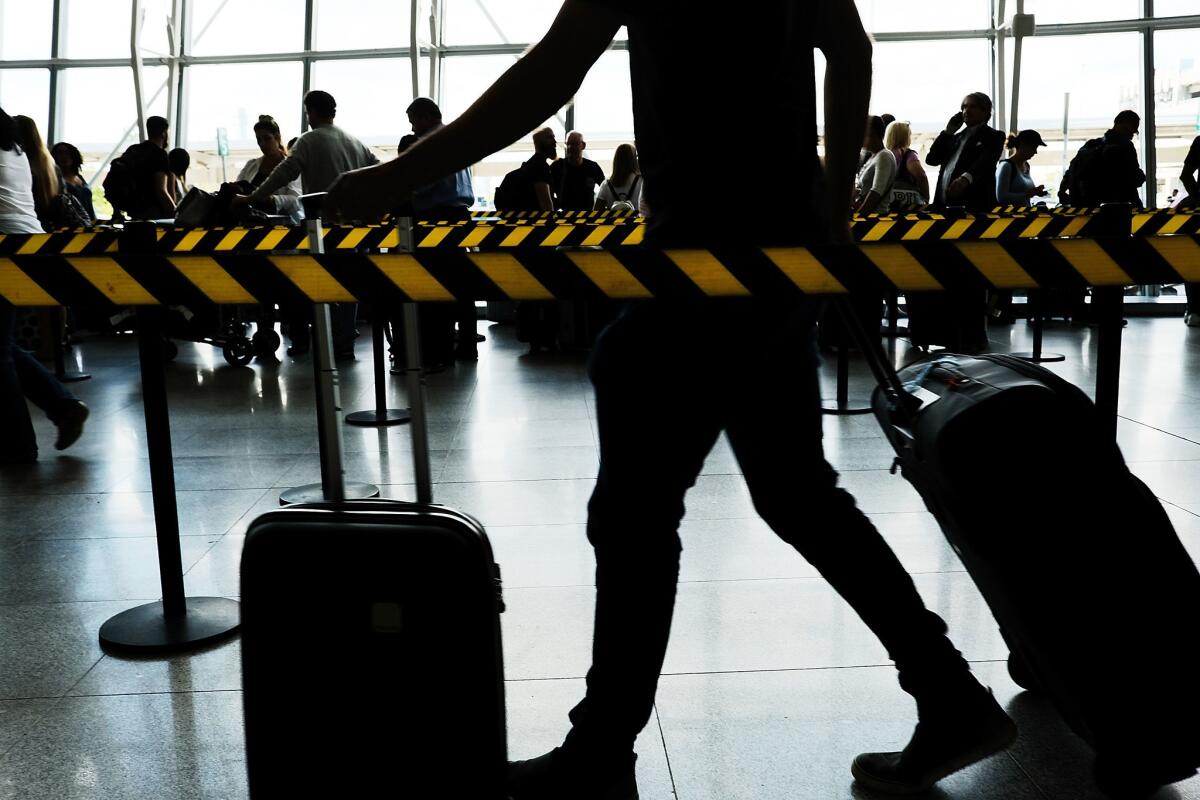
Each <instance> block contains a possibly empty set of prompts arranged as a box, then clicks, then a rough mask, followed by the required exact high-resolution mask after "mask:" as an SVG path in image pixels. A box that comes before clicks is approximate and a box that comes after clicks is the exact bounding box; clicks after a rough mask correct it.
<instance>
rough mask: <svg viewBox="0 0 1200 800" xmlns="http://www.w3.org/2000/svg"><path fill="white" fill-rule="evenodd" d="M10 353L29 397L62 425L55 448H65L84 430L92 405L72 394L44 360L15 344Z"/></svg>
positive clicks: (52, 420) (52, 419)
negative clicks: (88, 405) (89, 408)
mask: <svg viewBox="0 0 1200 800" xmlns="http://www.w3.org/2000/svg"><path fill="white" fill-rule="evenodd" d="M10 352H11V353H12V360H13V364H14V366H15V367H16V372H17V377H18V378H19V379H20V382H21V388H22V389H23V390H24V392H25V395H26V397H28V398H29V400H30V402H32V403H33V404H34V405H35V406H37V407H38V408H40V409H41V410H42V411H45V412H46V416H47V417H49V418H50V421H51V422H53V423H54V424H55V426H56V427H57V428H58V437H57V439H56V440H55V442H54V447H55V448H56V449H58V450H65V449H66V448H68V447H70V446H71V445H73V444H74V443H75V441H76V440H77V439H78V438H79V436H80V434H82V433H83V423H84V421H85V420H86V419H87V418H88V407H87V406H86V405H84V404H83V403H82V402H80V401H79V399H78V398H76V397H75V395H73V394H71V392H70V390H68V389H67V387H66V386H64V385H63V384H62V382H61V381H59V379H58V378H56V377H55V376H54V373H52V372H50V370H48V369H46V368H45V367H44V366H42V362H40V361H38V360H37V359H36V358H35V357H34V356H33V354H32V353H30V352H28V351H26V350H23V349H21V348H20V347H12V348H11V349H10Z"/></svg>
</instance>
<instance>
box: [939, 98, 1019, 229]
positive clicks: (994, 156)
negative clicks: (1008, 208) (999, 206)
mask: <svg viewBox="0 0 1200 800" xmlns="http://www.w3.org/2000/svg"><path fill="white" fill-rule="evenodd" d="M991 118H992V100H991V98H990V97H988V96H987V95H986V94H984V93H983V92H973V93H972V94H969V95H967V96H966V97H964V98H963V101H962V107H961V108H960V110H959V111H958V112H957V113H955V114H954V115H953V116H951V117H950V121H949V122H947V123H946V129H945V130H944V131H942V132H941V133H939V134H938V137H937V139H935V140H934V142H933V145H932V146H931V147H930V148H929V155H927V156H926V157H925V163H927V164H929V165H930V166H934V167H939V166H940V167H941V168H942V171H941V173H940V174H939V175H938V182H937V188H936V189H935V190H934V196H933V204H934V205H935V206H964V207H965V208H967V209H968V210H970V211H991V210H992V209H993V208H994V207H995V205H996V162H998V161H999V160H1000V156H1001V155H1002V154H1003V151H1004V140H1005V136H1004V134H1003V133H1001V132H1000V131H998V130H996V129H995V128H992V127H991V126H989V125H988V120H990V119H991ZM960 129H961V130H960Z"/></svg>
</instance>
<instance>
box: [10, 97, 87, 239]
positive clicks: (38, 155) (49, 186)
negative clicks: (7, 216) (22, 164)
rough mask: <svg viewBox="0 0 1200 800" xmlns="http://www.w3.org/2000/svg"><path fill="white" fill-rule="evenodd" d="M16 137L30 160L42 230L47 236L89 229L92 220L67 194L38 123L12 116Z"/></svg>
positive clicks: (34, 193) (35, 199)
mask: <svg viewBox="0 0 1200 800" xmlns="http://www.w3.org/2000/svg"><path fill="white" fill-rule="evenodd" d="M12 119H13V120H14V121H15V122H16V126H17V135H18V136H19V137H20V139H21V143H22V145H23V146H24V149H25V158H26V159H28V160H29V171H30V173H31V175H32V176H33V202H34V207H35V208H36V209H37V217H38V220H40V221H41V223H42V228H43V229H44V230H45V231H47V232H49V231H55V230H59V229H61V228H87V227H91V224H92V220H91V218H90V217H88V214H87V211H85V210H84V208H83V206H81V205H80V204H79V201H78V200H76V199H75V196H74V195H73V194H71V193H70V192H68V191H67V186H66V182H65V181H64V180H63V176H62V173H60V172H59V171H58V165H57V164H55V163H54V159H53V158H51V157H50V151H49V150H47V149H46V143H45V142H44V141H43V140H42V134H41V132H40V131H39V130H38V126H37V123H36V122H34V121H33V120H32V119H30V118H29V117H23V116H20V115H18V116H15V117H13V118H12Z"/></svg>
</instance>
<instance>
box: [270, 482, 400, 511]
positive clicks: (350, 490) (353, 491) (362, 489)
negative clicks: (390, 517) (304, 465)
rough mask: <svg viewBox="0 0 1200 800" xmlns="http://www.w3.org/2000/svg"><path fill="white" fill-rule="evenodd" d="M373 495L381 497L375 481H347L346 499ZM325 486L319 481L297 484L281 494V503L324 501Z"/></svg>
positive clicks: (289, 504) (366, 498) (284, 504)
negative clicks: (303, 484) (304, 484)
mask: <svg viewBox="0 0 1200 800" xmlns="http://www.w3.org/2000/svg"><path fill="white" fill-rule="evenodd" d="M372 497H379V487H378V486H376V485H375V484H373V483H358V482H357V481H346V499H347V500H369V499H370V498H372ZM324 502H326V501H325V487H324V486H322V485H321V484H319V483H310V484H308V485H306V486H297V487H296V488H294V489H288V490H287V491H285V492H283V493H282V494H280V495H279V505H281V506H291V505H295V504H296V503H324Z"/></svg>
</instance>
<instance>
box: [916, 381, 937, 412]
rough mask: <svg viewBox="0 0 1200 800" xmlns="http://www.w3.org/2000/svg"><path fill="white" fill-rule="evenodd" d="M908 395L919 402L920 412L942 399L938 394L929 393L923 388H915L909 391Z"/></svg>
mask: <svg viewBox="0 0 1200 800" xmlns="http://www.w3.org/2000/svg"><path fill="white" fill-rule="evenodd" d="M908 393H909V394H910V395H912V396H913V397H915V398H917V399H918V400H920V401H921V409H920V410H921V411H924V410H925V409H927V408H929V407H930V406H931V405H933V404H934V403H936V402H937V401H938V400H941V399H942V396H941V395H940V394H936V393H934V392H931V391H929V390H928V389H926V388H925V387H924V386H917V387H915V388H912V389H909V390H908Z"/></svg>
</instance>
